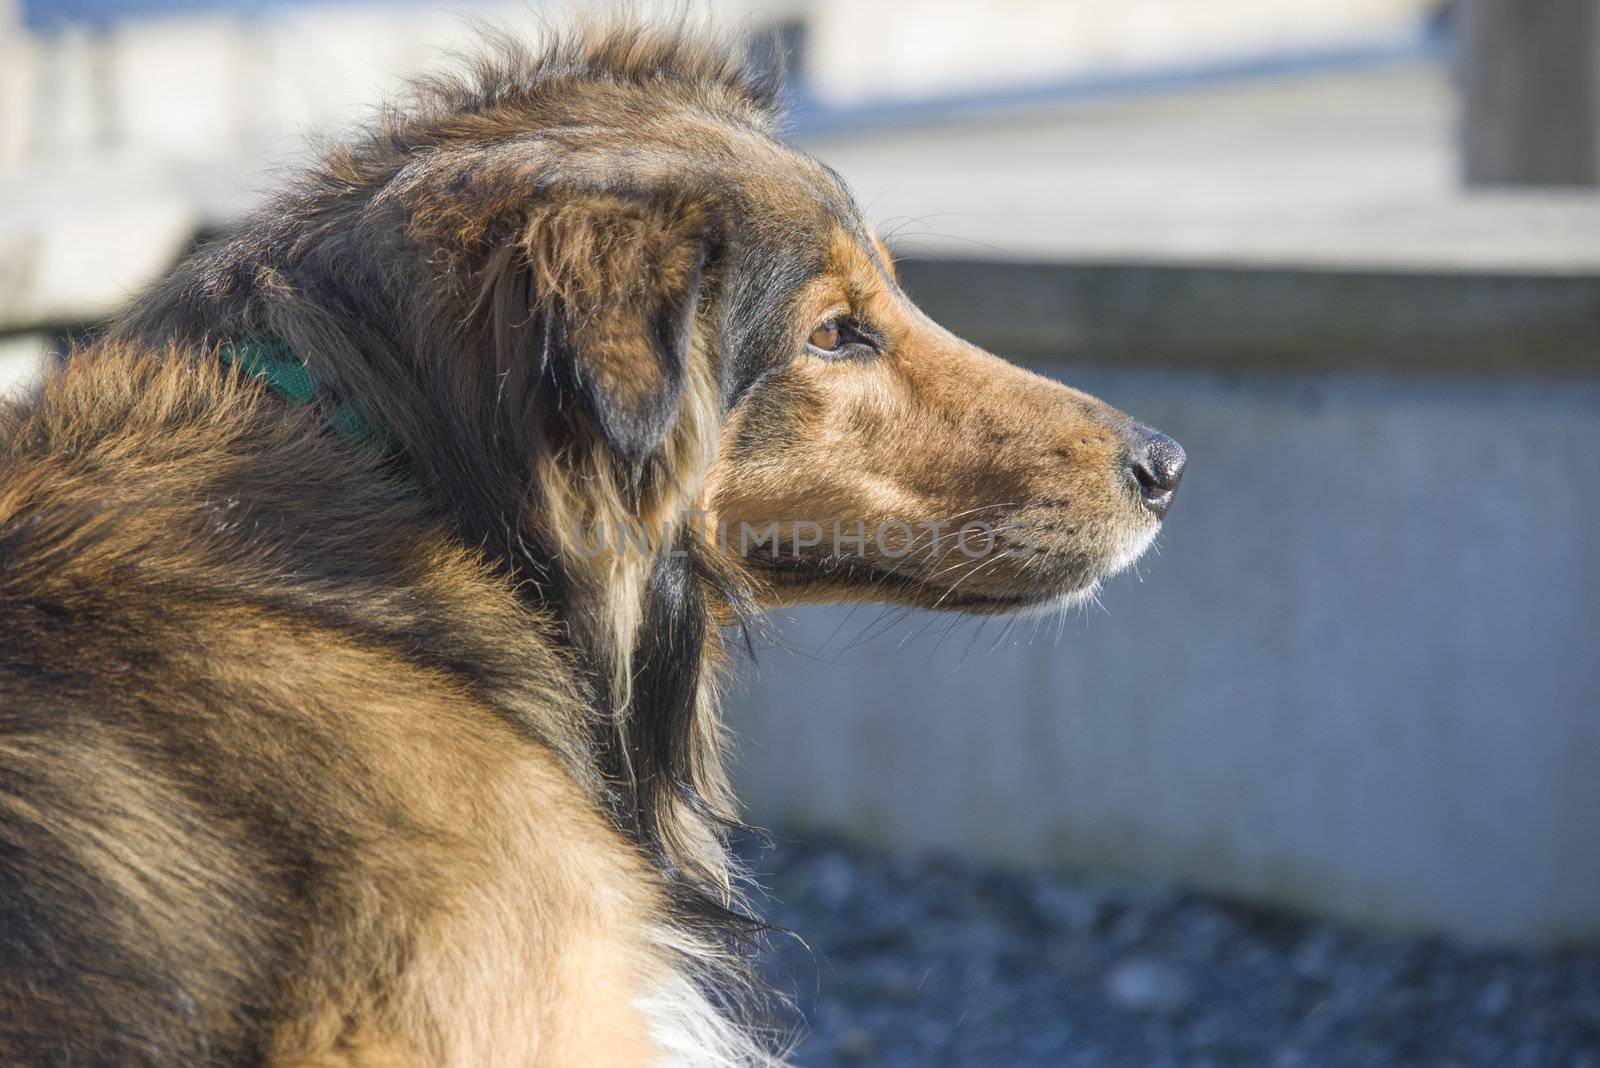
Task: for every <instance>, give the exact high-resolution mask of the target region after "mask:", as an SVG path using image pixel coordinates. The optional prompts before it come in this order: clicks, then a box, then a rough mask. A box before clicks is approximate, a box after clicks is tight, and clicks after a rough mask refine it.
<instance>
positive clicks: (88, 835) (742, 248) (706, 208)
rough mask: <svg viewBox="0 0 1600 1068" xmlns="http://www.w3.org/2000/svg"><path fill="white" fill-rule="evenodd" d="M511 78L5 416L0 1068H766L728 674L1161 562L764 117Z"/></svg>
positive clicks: (414, 127) (695, 41)
mask: <svg viewBox="0 0 1600 1068" xmlns="http://www.w3.org/2000/svg"><path fill="white" fill-rule="evenodd" d="M486 56H487V58H485V59H483V60H482V61H481V62H479V63H477V64H476V65H475V66H473V67H472V68H471V69H469V70H467V71H465V72H464V73H460V74H458V75H453V76H448V77H439V78H435V79H433V80H431V81H425V82H422V83H419V85H418V87H417V89H416V91H415V94H414V99H412V100H411V101H410V102H409V103H408V104H407V105H405V106H403V107H398V108H396V109H394V110H392V111H390V112H387V113H386V114H385V115H384V117H383V118H382V119H381V121H380V122H379V123H378V124H377V125H376V126H375V128H374V129H372V130H371V131H370V132H369V133H367V134H365V135H363V136H361V137H359V138H357V139H355V140H353V141H351V142H350V143H349V144H346V145H344V146H342V147H337V148H334V149H332V150H330V151H328V152H327V154H326V155H325V156H323V157H322V158H321V159H320V161H319V162H317V163H316V164H315V165H314V166H311V167H310V168H309V169H308V170H307V171H306V172H305V173H304V174H303V175H301V176H300V177H299V178H298V179H297V180H296V181H295V182H294V183H293V184H292V185H290V186H289V187H288V188H286V189H285V190H283V191H282V192H281V193H279V194H278V195H277V196H275V197H274V198H273V199H271V200H270V202H268V203H267V204H266V206H264V207H263V208H261V209H260V210H259V211H257V212H256V213H255V214H254V215H253V216H252V217H250V218H249V219H247V220H246V221H244V222H243V223H242V224H240V225H239V226H238V227H237V228H236V229H235V230H233V231H232V232H230V233H228V234H225V235H222V236H220V237H219V238H218V239H217V240H216V241H215V242H213V243H212V244H210V245H208V246H206V247H204V248H202V249H201V250H199V251H197V252H196V253H195V254H194V255H193V256H192V257H191V258H189V259H188V260H186V261H185V262H184V263H183V264H181V265H180V266H179V267H177V268H176V269H175V270H174V271H173V272H172V273H171V274H170V276H168V277H167V278H165V279H163V280H162V281H160V282H159V283H157V284H156V285H155V286H154V287H153V288H152V289H151V290H150V291H149V292H147V293H145V294H144V295H143V296H141V297H140V298H138V299H137V300H136V301H135V302H134V303H133V305H132V306H131V308H130V309H129V310H128V311H127V313H126V314H125V315H124V316H123V317H122V318H120V319H119V320H118V321H117V322H115V323H114V324H112V325H111V326H110V327H109V328H108V329H107V330H106V331H105V332H104V334H103V335H102V336H101V337H99V338H98V339H96V340H94V341H92V342H90V343H88V344H86V345H84V346H82V347H80V348H79V349H78V350H77V351H75V352H74V353H72V354H71V355H70V356H69V357H68V358H67V359H66V360H65V361H64V362H63V365H62V366H61V367H60V368H59V369H57V370H55V371H54V372H52V373H51V374H50V375H48V376H47V378H46V379H45V381H43V383H42V384H41V385H40V386H39V387H38V388H37V389H36V390H34V391H33V392H32V393H30V394H29V395H28V396H26V397H24V398H21V399H19V400H17V401H15V402H13V403H9V404H7V405H6V406H4V407H3V408H0V1006H3V1009H0V1060H3V1061H4V1062H5V1063H7V1064H27V1065H84V1066H87V1065H162V1066H170V1065H180V1064H181V1065H239V1064H269V1065H274V1066H303V1068H310V1066H319V1068H329V1066H338V1065H343V1066H399V1065H407V1066H410V1065H429V1066H439V1065H451V1066H457V1065H459V1066H470V1068H481V1066H498V1065H507V1066H510V1065H540V1066H557V1068H560V1066H569V1065H570V1066H583V1068H593V1066H605V1065H616V1066H622V1065H628V1066H632V1065H645V1064H653V1065H678V1066H689V1065H694V1066H705V1065H711V1066H717V1065H721V1066H732V1065H738V1066H749V1065H768V1064H777V1063H781V1060H782V1057H783V1053H782V1050H781V1048H777V1047H778V1046H781V1043H776V1042H774V1041H772V1040H770V1039H769V1037H768V1036H767V1035H766V1033H765V1032H764V1031H763V1030H762V1025H761V1017H760V1015H759V1014H760V1011H761V1009H760V1005H761V996H760V993H759V991H760V987H759V984H758V983H757V982H756V981H755V979H754V969H753V966H752V965H751V963H750V959H751V951H750V948H749V946H750V944H751V943H752V940H754V939H757V938H758V937H759V935H760V933H761V931H762V928H761V925H760V923H759V921H758V920H757V919H755V918H754V917H753V916H752V915H751V913H750V911H749V909H748V907H747V906H746V905H745V904H744V902H743V900H742V898H741V895H740V883H739V878H738V874H737V871H736V869H735V865H734V863H733V862H732V861H731V860H730V855H729V847H728V836H729V834H730V832H731V830H732V829H733V828H736V827H737V826H738V818H737V809H736V806H735V804H734V802H733V800H732V798H731V797H730V794H729V789H728V784H727V781H726V779H725V776H724V771H723V757H722V747H723V739H722V727H721V725H720V720H719V718H718V714H717V693H716V690H717V679H718V677H719V674H720V673H721V672H722V671H723V670H724V666H725V660H726V659H727V657H728V655H729V653H728V650H729V649H731V648H732V647H734V646H736V645H737V644H738V642H739V635H740V633H741V628H743V627H744V626H745V624H746V623H747V622H748V621H749V620H751V619H752V618H754V617H755V616H756V615H757V614H759V613H761V612H763V611H766V610H768V609H771V608H773V607H776V606H783V605H794V604H802V603H821V602H851V601H853V602H863V601H887V602H894V603H898V604H904V605H915V606H922V607H926V608H939V609H953V610H960V611H966V612H979V613H1002V612H1013V611H1026V610H1037V609H1040V608H1048V607H1050V606H1058V605H1061V604H1065V603H1071V602H1073V601H1075V600H1076V599H1080V598H1082V597H1084V596H1086V595H1088V593H1090V592H1091V591H1092V590H1093V589H1094V588H1095V587H1096V585H1097V584H1098V583H1099V582H1100V581H1101V580H1102V579H1103V578H1105V577H1106V576H1108V575H1110V574H1113V573H1115V572H1117V571H1119V570H1120V569H1122V568H1124V567H1126V566H1127V565H1128V564H1129V563H1130V562H1131V561H1132V560H1134V559H1135V558H1136V557H1137V556H1138V555H1139V554H1140V553H1141V552H1142V551H1143V550H1144V548H1145V547H1146V546H1148V545H1149V544H1150V542H1151V540H1152V539H1153V538H1154V536H1155V534H1156V532H1157V530H1158V528H1159V525H1160V522H1161V519H1162V516H1163V514H1164V512H1165V511H1166V508H1167V506H1168V504H1169V503H1170V501H1171V499H1172V494H1173V491H1174V490H1175V489H1176V487H1177V484H1178V480H1179V478H1180V476H1181V474H1182V470H1183V464H1184V456H1183V452H1182V450H1181V449H1180V448H1179V447H1178V445H1177V444H1176V442H1173V441H1172V440H1171V439H1170V438H1167V437H1165V436H1162V435H1159V434H1157V433H1155V432H1154V431H1151V430H1148V429H1146V428H1144V427H1142V426H1140V425H1139V424H1137V423H1135V422H1133V421H1132V420H1131V419H1129V418H1127V417H1126V416H1124V415H1122V414H1120V413H1119V412H1117V411H1115V410H1114V409H1112V408H1110V407H1108V406H1107V405H1105V404H1103V403H1102V402H1100V401H1098V400H1096V399H1094V398H1092V397H1090V396H1087V395H1085V394H1083V393H1081V392H1077V391H1075V390H1072V389H1070V388H1068V387H1066V386H1064V385H1061V384H1058V383H1056V382H1053V381H1050V380H1048V379H1045V378H1042V377H1039V376H1036V375H1034V374H1031V373H1029V372H1026V371H1024V370H1021V369H1018V368H1016V367H1013V366H1011V365H1009V364H1007V363H1005V362H1004V361H1002V360H1000V359H998V358H997V357H995V356H992V355H989V354H987V353H985V352H983V351H981V350H979V349H977V348H975V347H974V346H972V345H969V344H967V343H966V342H963V341H961V340H959V339H957V338H955V337H953V336H952V335H950V334H949V333H947V332H945V331H944V330H942V329H941V328H940V327H939V326H937V325H936V324H935V323H933V322H932V321H931V320H930V319H928V318H927V317H926V316H925V315H923V314H922V313H921V312H920V311H918V309H917V308H916V307H914V306H913V305H912V304H911V302H910V301H909V300H908V298H907V297H906V295H905V293H904V292H902V290H901V289H900V287H899V286H898V284H897V283H896V278H895V268H894V263H893V259H892V258H891V256H890V254H889V252H888V250H887V249H886V248H885V246H884V245H883V244H882V243H881V242H880V241H879V239H878V238H877V237H876V236H875V235H874V233H873V231H872V230H871V228H870V227H869V226H868V225H867V223H866V222H865V221H864V220H863V217H862V214H861V211H860V209H859V208H858V207H857V205H856V204H855V202H854V200H853V199H852V197H851V194H850V192H849V190H848V189H847V188H846V186H845V184H844V183H843V181H842V180H841V179H840V178H839V176H838V175H837V174H835V173H834V172H833V171H831V170H829V169H828V168H827V167H826V166H824V165H823V164H821V163H819V162H817V161H816V160H814V159H812V158H810V157H808V156H807V155H805V154H804V153H802V152H800V151H798V150H796V149H795V148H793V147H791V146H789V145H788V144H786V143H785V142H784V141H783V140H782V139H781V137H780V136H779V123H780V118H779V93H778V89H777V87H776V84H775V81H774V79H772V78H771V77H770V76H768V75H766V74H763V73H760V72H753V71H752V70H751V69H749V68H747V67H746V66H745V65H744V64H743V63H741V62H740V61H739V60H738V59H737V58H735V57H734V53H733V52H732V51H731V50H729V49H726V48H724V47H722V46H718V45H716V44H710V43H706V42H705V41H704V40H703V39H702V38H701V37H699V36H697V35H695V34H692V33H689V32H686V31H683V30H679V29H673V28H670V27H667V28H663V27H648V26H638V25H619V26H613V27H610V28H598V29H587V30H579V31H576V32H569V33H567V34H566V35H565V36H561V37H558V38H557V39H555V40H554V41H553V42H552V43H548V44H546V45H544V46H541V47H540V48H538V49H527V48H521V47H518V46H516V45H514V44H508V43H505V42H501V43H500V44H498V45H496V46H494V47H492V48H489V49H487V50H486ZM751 1004H754V1006H755V1007H754V1008H749V1007H748V1006H749V1005H751Z"/></svg>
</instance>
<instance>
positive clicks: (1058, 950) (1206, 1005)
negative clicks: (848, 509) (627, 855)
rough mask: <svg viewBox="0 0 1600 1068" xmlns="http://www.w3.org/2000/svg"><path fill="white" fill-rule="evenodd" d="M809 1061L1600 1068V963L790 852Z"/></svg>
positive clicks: (1598, 956)
mask: <svg viewBox="0 0 1600 1068" xmlns="http://www.w3.org/2000/svg"><path fill="white" fill-rule="evenodd" d="M750 859H751V863H752V867H753V868H754V869H755V871H756V872H757V873H758V875H759V878H760V879H761V881H762V883H763V884H764V885H765V886H766V887H767V889H768V892H769V900H768V901H767V902H766V905H765V910H766V915H767V918H768V919H769V920H770V921H772V922H773V923H775V924H778V925H780V926H783V927H786V928H789V929H791V930H793V931H795V932H796V933H798V934H800V935H802V936H803V937H804V938H805V939H806V940H807V941H808V942H809V943H810V945H811V947H812V950H813V951H814V953H815V963H813V959H812V957H811V956H810V955H808V954H807V952H806V951H805V949H804V948H803V947H801V946H800V945H798V944H797V943H796V942H795V940H794V939H790V938H783V937H778V938H776V939H775V942H774V946H773V949H772V951H771V953H770V954H769V962H768V967H769V971H770V974H771V975H772V976H773V978H774V980H775V981H776V982H777V983H778V985H779V986H780V987H781V988H783V989H785V990H788V991H790V992H791V993H792V994H793V995H794V998H795V1001H796V1002H797V1003H798V1005H799V1008H800V1010H801V1012H802V1013H803V1014H804V1016H805V1018H806V1021H807V1030H806V1033H805V1037H804V1039H803V1041H802V1043H801V1045H800V1047H799V1050H798V1053H797V1057H796V1060H797V1063H799V1064H800V1065H804V1066H806V1068H829V1066H834V1065H838V1066H849V1068H859V1066H862V1065H882V1066H885V1068H890V1066H912V1065H915V1066H917V1068H935V1066H940V1068H942V1066H966V1065H971V1066H975V1068H976V1066H981V1068H1009V1066H1030V1068H1031V1066H1036V1065H1037V1066H1043V1065H1050V1066H1052V1068H1076V1066H1080V1065H1096V1066H1109V1068H1147V1066H1148V1068H1155V1066H1173V1068H1177V1066H1183V1068H1201V1066H1218V1068H1221V1066H1232V1065H1263V1066H1268V1065H1270V1066H1275V1068H1276V1066H1312V1068H1344V1066H1362V1068H1366V1066H1373V1068H1389V1066H1402V1065H1403V1066H1407V1068H1412V1066H1415V1068H1446V1066H1460V1068H1479V1066H1481V1068H1600V951H1588V952H1562V953H1551V954H1536V953H1513V952H1506V951H1500V950H1486V949H1474V948H1469V947H1464V946H1459V945H1455V944H1452V943H1448V942H1443V941H1439V940H1437V939H1421V938H1396V937H1379V936H1374V935H1370V934H1361V933H1358V932H1355V931H1352V930H1350V929H1348V928H1343V927H1339V926H1335V925H1332V924H1327V923H1318V922H1312V921H1307V920H1303V919H1295V918H1290V917H1286V916H1283V915H1280V914H1275V913H1269V912H1263V911H1259V910H1255V909H1247V908H1241V907H1239V906H1237V905H1233V904H1229V903H1225V902H1222V901H1219V900H1216V899H1213V898H1208V897H1203V896H1200V895H1197V894H1195V893H1192V892H1186V891H1183V890H1180V889H1177V888H1175V887H1172V886H1168V885H1165V884H1160V883H1154V882H1139V881H1112V880H1107V879H1099V878H1087V877H1081V876H1066V875H1058V874H1041V873H1016V872H999V871H993V870H986V869H980V868H974V867H970V866H966V865H962V864H958V863H954V862H950V861H947V860H942V859H929V858H916V859H911V858H901V857H886V856H881V855H876V854H871V853H866V852H862V851H860V850H855V849H852V848H848V847H845V846H843V845H840V844H838V843H815V842H813V843H808V844H797V843H792V842H784V841H781V840H780V843H779V845H778V846H777V847H776V848H775V849H774V850H772V851H770V852H766V853H757V854H752V855H751V857H750Z"/></svg>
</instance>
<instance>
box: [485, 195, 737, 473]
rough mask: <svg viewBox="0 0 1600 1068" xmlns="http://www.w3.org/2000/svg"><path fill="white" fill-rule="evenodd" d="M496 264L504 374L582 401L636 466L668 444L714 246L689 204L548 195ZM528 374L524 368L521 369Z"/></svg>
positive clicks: (702, 217) (493, 296)
mask: <svg viewBox="0 0 1600 1068" xmlns="http://www.w3.org/2000/svg"><path fill="white" fill-rule="evenodd" d="M540 199H541V203H540V204H539V205H538V206H537V207H536V208H535V209H534V210H533V211H532V212H531V213H530V215H529V217H528V219H527V223H526V227H525V229H524V230H523V232H522V235H521V238H520V240H518V241H516V242H515V243H514V245H513V247H510V248H507V249H504V250H502V251H501V252H500V253H498V254H497V256H496V261H495V262H492V263H491V265H490V272H489V277H488V279H487V280H486V283H485V287H486V288H485V291H484V295H485V296H486V297H487V298H489V299H488V305H489V314H490V315H491V316H492V317H493V327H494V332H495V338H496V348H497V350H499V352H498V355H497V362H498V363H499V364H500V366H499V368H498V370H499V372H500V373H501V374H502V375H506V376H509V377H511V378H512V379H516V380H522V376H523V375H524V374H532V375H534V376H535V378H534V379H533V381H532V383H531V384H532V385H533V386H534V392H535V393H538V394H547V393H548V387H550V386H554V388H555V390H556V396H557V399H558V402H564V399H565V398H566V397H567V396H569V395H573V394H575V395H577V396H578V397H580V398H581V400H582V402H583V404H584V406H585V407H586V409H587V412H588V415H589V416H590V418H592V419H593V421H594V423H595V425H596V426H597V427H598V429H599V431H600V434H601V435H602V437H603V438H604V439H605V442H606V444H607V445H609V446H610V447H611V449H612V450H613V451H614V452H615V453H616V454H617V455H618V457H619V458H621V459H622V460H624V461H625V462H627V463H629V464H633V465H637V464H640V463H643V462H644V461H645V460H647V459H649V458H650V456H652V455H653V454H654V453H655V452H656V450H657V449H659V448H660V447H661V445H662V444H663V442H664V441H665V440H666V438H667V435H668V433H669V432H670V430H671V429H672V426H673V424H674V422H675V420H676V417H677V414H678V409H679V406H680V403H681V400H682V396H683V390H684V377H685V372H686V364H687V361H688V359H689V347H690V345H691V342H692V339H693V334H694V326H695V313H696V309H697V307H698V304H699V298H700V289H701V278H702V273H703V269H704V265H705V259H706V248H707V241H708V237H709V234H708V215H707V212H706V211H705V210H704V209H703V208H702V207H699V206H697V205H696V204H693V203H685V202H682V201H669V200H661V199H650V198H630V197H627V196H624V195H617V194H611V193H596V192H577V193H560V192H556V191H549V192H547V193H546V194H545V195H544V196H541V198H540ZM519 365H520V366H519Z"/></svg>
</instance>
